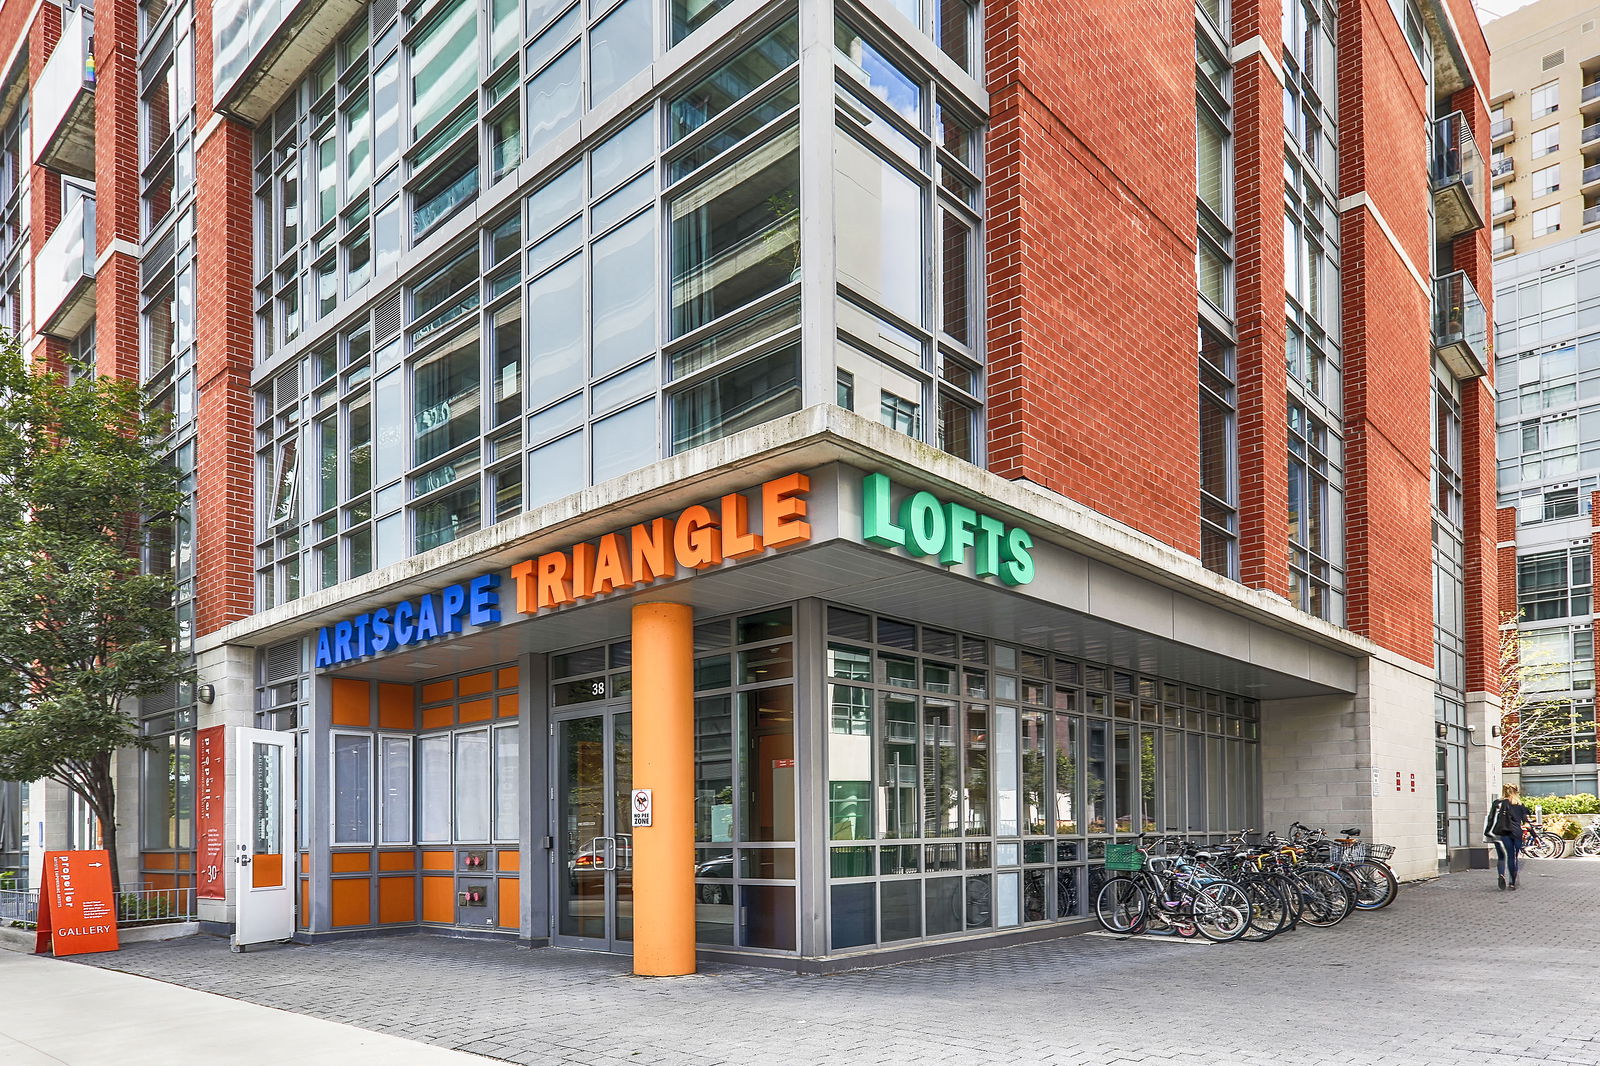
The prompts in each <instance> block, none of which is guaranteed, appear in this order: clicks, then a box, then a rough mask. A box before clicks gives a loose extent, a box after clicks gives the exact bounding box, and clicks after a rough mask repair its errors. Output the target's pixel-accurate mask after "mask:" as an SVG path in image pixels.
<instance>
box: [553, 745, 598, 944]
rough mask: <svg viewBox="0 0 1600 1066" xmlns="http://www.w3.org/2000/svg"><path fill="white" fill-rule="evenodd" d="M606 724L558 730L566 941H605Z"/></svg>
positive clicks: (560, 908) (561, 924)
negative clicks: (570, 938) (573, 938)
mask: <svg viewBox="0 0 1600 1066" xmlns="http://www.w3.org/2000/svg"><path fill="white" fill-rule="evenodd" d="M604 723H605V719H604V718H602V717H599V716H596V717H593V718H576V719H573V720H572V721H568V722H561V723H559V725H558V726H557V729H558V731H559V735H560V741H559V744H560V747H559V751H560V756H559V757H560V760H561V780H560V783H559V784H558V786H557V788H556V803H557V811H556V821H557V826H558V829H559V832H560V835H561V840H560V843H559V845H558V849H559V850H558V854H559V856H560V860H561V868H560V869H558V871H557V880H558V882H559V884H560V886H561V888H560V892H559V899H558V901H557V913H558V916H559V917H558V920H557V923H558V924H557V928H558V929H559V930H560V931H561V933H562V934H563V935H566V936H586V937H596V938H603V937H604V936H605V935H606V875H605V869H604V867H605V865H606V862H607V853H606V848H605V844H604V842H603V839H602V838H604V837H605V836H606V769H605V734H604Z"/></svg>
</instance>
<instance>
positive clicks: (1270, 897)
mask: <svg viewBox="0 0 1600 1066" xmlns="http://www.w3.org/2000/svg"><path fill="white" fill-rule="evenodd" d="M1238 884H1239V887H1240V888H1242V889H1244V894H1245V895H1246V896H1248V897H1250V929H1249V930H1248V931H1247V932H1246V933H1245V934H1244V936H1243V937H1241V938H1240V939H1241V940H1249V941H1253V942H1255V943H1261V942H1263V941H1267V940H1271V939H1272V938H1273V937H1275V936H1277V935H1278V934H1279V933H1281V932H1283V931H1284V930H1285V929H1287V928H1289V925H1290V923H1291V922H1292V921H1293V920H1294V919H1293V918H1292V917H1291V916H1290V914H1289V902H1288V900H1286V899H1285V898H1284V895H1283V893H1282V892H1281V891H1280V890H1279V889H1278V888H1277V887H1276V886H1274V885H1273V884H1272V882H1270V881H1268V880H1267V879H1266V878H1264V877H1253V878H1250V879H1249V880H1246V881H1240V882H1238Z"/></svg>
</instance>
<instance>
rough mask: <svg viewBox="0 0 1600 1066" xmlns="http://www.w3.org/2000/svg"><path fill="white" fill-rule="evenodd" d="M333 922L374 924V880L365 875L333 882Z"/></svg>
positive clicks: (337, 923) (335, 923)
mask: <svg viewBox="0 0 1600 1066" xmlns="http://www.w3.org/2000/svg"><path fill="white" fill-rule="evenodd" d="M333 924H334V925H336V926H338V925H371V924H372V882H371V881H370V880H368V879H367V878H365V877H353V878H347V879H345V880H343V881H335V882H333Z"/></svg>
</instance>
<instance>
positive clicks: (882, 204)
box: [834, 136, 927, 325]
mask: <svg viewBox="0 0 1600 1066" xmlns="http://www.w3.org/2000/svg"><path fill="white" fill-rule="evenodd" d="M834 160H835V176H836V179H837V180H836V185H835V188H834V232H835V234H836V235H837V236H836V240H837V243H838V255H839V277H840V280H841V281H843V282H844V283H845V284H846V285H848V286H850V287H851V288H853V289H855V290H856V291H857V292H859V293H860V294H861V295H862V296H865V297H867V298H868V299H870V300H872V301H873V302H875V303H877V304H879V305H881V306H883V307H885V308H887V309H888V310H890V311H892V312H894V313H895V314H896V315H898V316H900V317H901V318H903V319H905V320H906V321H908V322H912V323H915V324H918V325H921V324H922V322H923V301H922V291H923V273H924V263H925V261H926V251H925V246H926V243H927V242H926V235H925V233H924V231H923V217H922V216H923V210H922V205H923V190H922V187H921V186H920V185H919V184H918V183H917V182H916V181H915V180H913V179H912V178H910V177H907V176H906V175H905V174H904V173H903V172H901V171H900V169H899V168H898V167H896V166H894V165H893V164H892V163H890V162H889V161H888V160H887V159H885V158H884V157H882V156H880V155H878V154H877V153H875V152H874V151H872V149H870V148H868V147H867V146H866V145H864V144H862V143H861V142H860V141H859V140H857V139H856V138H854V137H850V136H839V137H837V138H835V141H834Z"/></svg>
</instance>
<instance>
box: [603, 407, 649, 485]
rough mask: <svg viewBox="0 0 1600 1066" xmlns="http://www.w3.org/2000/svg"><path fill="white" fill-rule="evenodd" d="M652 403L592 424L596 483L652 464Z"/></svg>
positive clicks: (629, 409) (631, 408)
mask: <svg viewBox="0 0 1600 1066" xmlns="http://www.w3.org/2000/svg"><path fill="white" fill-rule="evenodd" d="M657 456H658V449H657V446H656V404H655V401H654V400H647V401H646V402H644V403H640V404H635V405H634V406H632V407H630V408H628V409H627V410H625V411H621V412H618V413H617V414H614V415H612V416H610V417H609V418H603V419H601V420H600V421H598V422H596V423H595V424H594V480H595V481H596V482H597V483H598V482H601V481H605V480H607V479H609V478H614V477H619V476H621V475H622V474H626V473H627V472H628V471H630V470H637V469H639V468H640V467H641V466H645V465H646V464H649V463H653V462H655V460H656V458H657Z"/></svg>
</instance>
